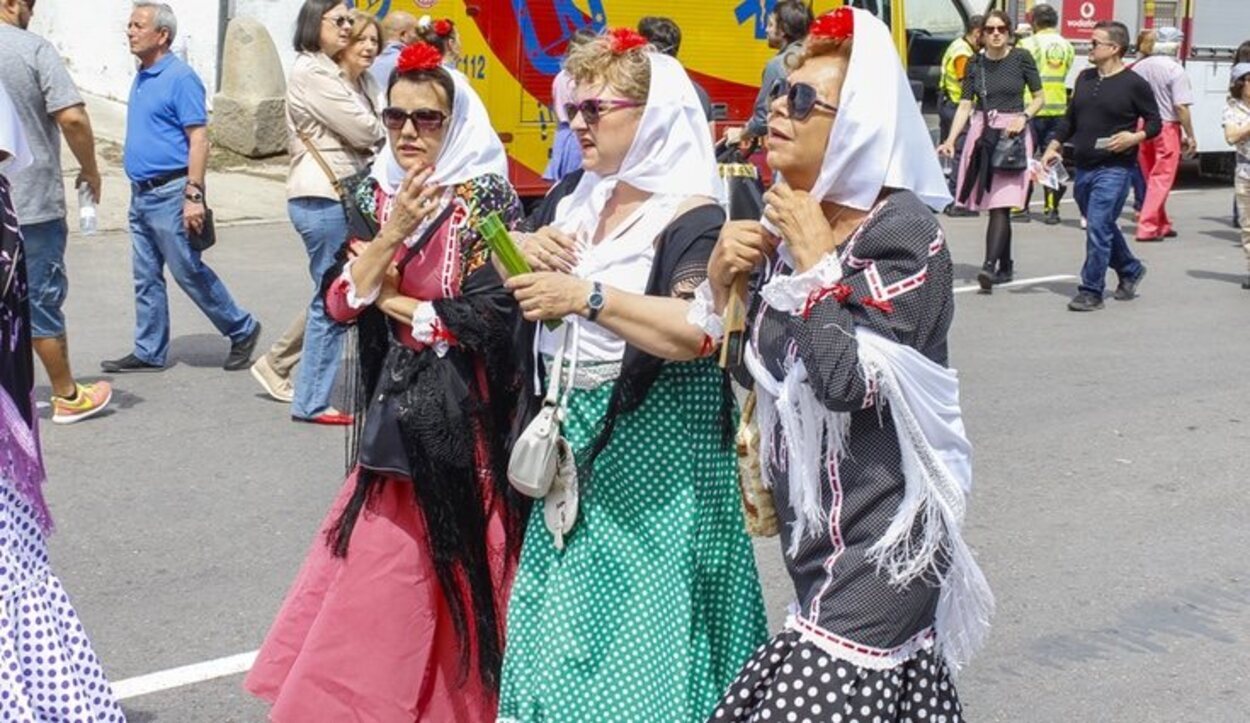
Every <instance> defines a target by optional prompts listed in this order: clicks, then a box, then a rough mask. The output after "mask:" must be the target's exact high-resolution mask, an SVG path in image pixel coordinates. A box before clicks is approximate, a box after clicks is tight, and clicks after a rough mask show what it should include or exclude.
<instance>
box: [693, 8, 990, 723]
mask: <svg viewBox="0 0 1250 723" xmlns="http://www.w3.org/2000/svg"><path fill="white" fill-rule="evenodd" d="M891 78H892V79H893V80H894V85H893V86H891V85H890V84H889V83H888V81H890V80H891ZM769 123H770V126H769V127H770V134H769V141H768V148H769V154H768V161H769V164H770V165H771V166H772V167H773V168H774V169H776V170H777V171H779V172H780V173H781V175H782V177H783V178H784V179H785V182H784V183H779V184H778V185H777V186H775V187H774V188H773V189H772V190H771V191H769V193H768V195H767V197H766V202H767V204H768V208H767V209H766V211H765V217H764V221H763V223H762V224H760V223H754V222H735V223H730V224H727V225H726V227H725V229H724V230H723V231H722V233H721V236H720V240H719V242H718V245H717V249H716V251H715V252H714V253H713V255H712V259H711V261H710V264H709V269H708V277H709V278H708V282H707V284H706V285H705V286H704V287H703V288H701V289H700V293H699V295H698V296H699V298H700V299H702V300H703V304H704V306H705V308H703V309H701V310H700V311H699V312H694V314H695V315H700V314H702V315H703V316H706V317H708V318H711V319H713V320H714V321H713V323H709V324H708V325H707V326H705V327H704V328H705V329H706V330H708V333H709V334H714V332H715V331H717V329H716V325H717V324H716V322H717V321H719V319H718V313H717V310H722V309H723V308H724V305H725V299H726V298H727V297H728V295H729V294H730V293H732V292H731V291H730V289H731V288H732V282H733V279H734V277H735V276H736V275H738V274H741V273H747V272H749V271H750V270H751V269H753V268H754V267H755V266H756V265H757V264H763V265H764V268H765V283H764V284H763V286H762V288H761V290H760V292H759V295H758V297H757V298H755V299H753V311H752V313H751V315H750V316H751V323H750V328H749V329H748V335H749V339H750V341H749V344H748V347H747V353H746V367H747V369H748V370H749V371H750V374H751V377H753V379H754V382H755V390H756V393H757V395H758V404H757V412H756V421H757V422H758V423H759V427H760V431H761V433H762V451H761V462H762V466H763V469H764V477H765V482H766V483H767V484H770V485H771V487H772V491H773V497H774V502H775V505H776V509H777V513H778V517H779V519H780V522H781V541H782V543H783V545H784V548H785V562H786V566H787V568H788V571H789V573H790V576H791V578H792V579H793V582H794V587H795V594H796V600H795V602H794V604H793V606H792V608H791V614H790V616H789V619H788V620H787V622H786V625H785V628H784V629H783V630H782V631H781V632H780V633H779V634H777V635H776V636H775V637H774V638H773V639H772V640H771V641H770V642H769V643H767V644H766V645H764V646H763V647H762V648H760V649H759V650H758V651H757V652H756V654H755V655H754V656H753V657H752V659H751V660H750V661H749V662H748V663H747V665H746V667H745V668H744V669H743V670H742V671H741V672H740V674H739V676H738V678H737V679H736V680H735V681H734V683H733V684H732V685H731V686H730V688H729V690H728V691H727V692H726V693H725V695H724V696H723V698H722V700H721V703H720V704H719V706H718V708H717V709H716V711H715V712H714V713H713V715H712V718H711V720H713V721H846V722H850V721H857V722H859V723H880V722H881V721H923V722H924V723H939V722H942V723H955V722H956V721H960V720H961V716H962V712H961V709H960V705H959V697H958V694H957V693H956V691H955V686H954V683H953V682H952V677H951V676H952V672H953V671H954V669H955V668H957V667H958V665H960V664H961V663H963V662H964V661H965V660H967V658H968V657H969V655H970V654H971V652H972V651H973V649H975V648H976V647H977V645H978V644H979V643H980V642H981V640H982V639H983V638H984V636H985V634H986V632H987V628H988V621H989V617H990V614H991V611H992V607H993V598H992V596H991V594H990V591H989V588H988V586H987V585H986V582H985V578H984V577H983V576H982V575H981V572H980V570H979V569H978V567H977V565H976V562H975V560H974V559H973V558H972V554H971V552H970V551H969V549H968V547H967V546H966V545H965V544H964V542H963V540H962V539H961V537H960V533H959V528H960V524H961V523H962V520H963V516H964V510H965V505H966V500H965V496H966V494H967V491H968V489H969V486H970V482H971V474H970V449H969V446H968V442H967V439H966V437H965V436H964V433H963V424H962V421H961V419H960V416H959V406H958V385H957V382H956V380H955V376H954V372H952V371H950V370H949V369H947V368H946V367H945V364H946V358H947V347H946V336H947V330H948V328H949V326H950V323H951V320H952V317H953V314H954V298H953V295H952V288H951V286H952V269H951V258H950V253H949V251H948V250H947V248H946V244H945V239H944V236H943V233H942V229H941V227H940V226H939V225H938V223H937V222H936V221H935V220H934V216H933V213H932V211H931V210H930V209H940V208H942V207H944V206H945V204H946V203H948V202H949V200H950V199H949V195H948V193H947V190H946V186H945V184H944V182H943V177H942V174H941V170H940V169H939V167H938V165H937V162H936V159H935V158H934V156H933V154H932V148H931V144H930V141H929V139H928V134H927V132H926V130H925V127H924V124H923V121H922V119H921V117H920V114H919V111H918V109H917V108H916V106H915V104H914V101H913V100H912V98H911V93H910V88H909V86H908V84H907V82H906V77H905V76H904V74H903V70H902V68H901V66H900V64H899V61H898V57H897V55H896V54H895V51H894V48H893V44H892V43H891V41H890V35H889V31H888V29H886V27H885V26H884V25H883V24H882V23H881V22H880V21H879V20H877V19H876V18H875V17H873V16H872V15H871V14H869V13H865V12H863V11H859V10H851V9H850V8H841V9H839V10H837V11H834V12H833V13H830V14H828V15H826V16H824V17H822V18H820V19H819V20H818V21H817V22H816V24H815V25H813V29H812V35H811V37H810V38H809V40H808V41H807V47H806V52H805V53H804V54H803V56H802V58H801V60H800V62H799V64H798V67H796V68H794V69H793V70H792V72H791V74H790V76H789V79H788V83H787V85H784V86H781V87H779V88H777V89H776V91H775V94H774V100H773V102H772V105H771V113H770V121H769ZM779 239H780V242H779Z"/></svg>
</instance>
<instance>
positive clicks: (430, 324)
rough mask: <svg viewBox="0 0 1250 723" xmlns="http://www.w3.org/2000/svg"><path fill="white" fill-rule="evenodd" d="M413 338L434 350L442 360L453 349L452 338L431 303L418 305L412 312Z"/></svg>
mask: <svg viewBox="0 0 1250 723" xmlns="http://www.w3.org/2000/svg"><path fill="white" fill-rule="evenodd" d="M412 338H413V339H414V340H416V341H417V342H418V343H421V344H425V345H426V346H428V347H431V348H433V349H434V353H435V354H437V355H438V356H439V357H440V358H441V357H443V356H446V354H447V350H448V349H450V348H451V339H452V336H451V335H450V333H449V332H448V331H447V329H446V328H445V327H444V326H443V322H442V320H440V319H439V318H438V312H437V311H435V310H434V305H433V304H431V303H429V302H422V303H420V304H417V308H416V309H414V310H413V312H412Z"/></svg>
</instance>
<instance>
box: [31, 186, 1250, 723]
mask: <svg viewBox="0 0 1250 723" xmlns="http://www.w3.org/2000/svg"><path fill="white" fill-rule="evenodd" d="M1229 197H1230V193H1229V192H1228V191H1227V190H1226V189H1214V188H1210V187H1194V188H1191V189H1189V190H1187V191H1186V192H1185V193H1184V194H1182V195H1179V196H1177V197H1176V198H1175V200H1174V202H1173V211H1174V215H1175V216H1176V217H1177V218H1179V219H1181V221H1180V222H1179V226H1180V228H1181V230H1182V232H1183V237H1182V238H1181V239H1179V240H1177V241H1174V242H1169V243H1166V244H1161V245H1151V246H1149V247H1145V248H1138V249H1137V250H1138V251H1139V252H1141V254H1142V256H1143V258H1144V259H1145V261H1146V263H1147V264H1149V266H1150V277H1149V279H1148V280H1147V281H1146V282H1145V283H1144V284H1143V287H1142V290H1141V291H1142V297H1141V298H1140V299H1138V300H1137V301H1134V302H1131V303H1119V302H1114V301H1108V302H1107V308H1106V310H1104V311H1101V312H1097V313H1094V314H1089V315H1078V314H1073V313H1070V312H1068V311H1067V310H1066V309H1065V308H1064V305H1065V303H1066V302H1067V299H1068V297H1070V296H1071V295H1072V293H1073V292H1074V286H1075V282H1074V281H1072V280H1060V281H1050V282H1045V283H1040V284H1034V285H1025V286H1022V287H1020V288H1016V289H1011V290H1005V291H999V292H998V293H995V294H994V295H993V296H990V297H985V296H980V295H977V294H961V295H960V296H959V302H958V303H959V313H958V317H957V320H956V324H955V328H954V331H953V336H952V344H951V347H952V352H953V358H952V361H953V363H954V364H955V365H956V366H957V367H958V368H959V369H960V372H961V375H962V378H963V382H964V388H963V391H964V405H965V418H966V420H967V424H968V427H969V430H970V433H971V435H972V437H973V440H974V443H975V445H976V474H977V483H976V491H975V496H974V500H973V508H972V511H971V519H970V525H969V530H968V536H969V538H970V540H971V542H972V543H973V544H974V545H975V547H976V549H977V550H978V551H979V554H980V556H981V559H982V561H983V564H984V566H985V569H986V571H987V574H988V575H989V577H990V580H991V582H992V583H993V585H994V588H995V591H996V593H997V595H998V600H999V609H998V615H997V617H996V619H995V629H994V632H993V635H992V638H991V642H990V644H989V646H988V648H987V649H986V650H985V651H984V653H983V654H982V655H981V656H980V657H979V658H978V659H977V660H976V661H974V664H973V666H972V667H971V668H970V669H969V670H967V671H966V673H965V674H964V675H963V676H962V678H961V680H960V687H961V693H962V695H963V697H964V700H965V705H966V709H967V711H968V715H969V719H970V720H973V721H1093V720H1097V721H1133V722H1138V721H1196V720H1204V721H1206V720H1216V721H1232V720H1240V719H1243V718H1242V716H1243V715H1244V714H1243V713H1242V711H1244V710H1245V709H1246V708H1247V707H1250V693H1248V692H1247V691H1248V690H1250V685H1248V684H1250V681H1248V680H1247V672H1246V671H1247V670H1248V669H1250V653H1248V652H1247V643H1248V642H1250V572H1248V571H1247V567H1246V563H1245V561H1244V559H1243V555H1244V553H1245V551H1246V550H1248V549H1250V524H1247V520H1250V501H1248V500H1250V496H1248V495H1247V494H1246V492H1245V487H1244V484H1243V483H1244V479H1245V473H1244V470H1245V467H1246V465H1245V454H1246V453H1245V450H1246V445H1247V439H1248V437H1250V410H1248V409H1247V407H1248V405H1250V383H1248V382H1247V375H1246V359H1247V358H1250V341H1248V340H1247V336H1246V333H1245V330H1246V328H1247V325H1246V319H1247V315H1248V314H1250V292H1245V291H1242V290H1241V289H1239V288H1238V286H1237V285H1238V284H1239V283H1240V281H1241V280H1242V278H1243V274H1244V271H1245V262H1244V261H1243V259H1242V254H1241V251H1240V250H1239V248H1238V247H1237V246H1236V244H1235V239H1236V236H1235V234H1234V232H1233V231H1232V230H1231V228H1230V227H1229V226H1228V223H1227V219H1226V216H1227V214H1228V209H1229ZM1065 212H1066V214H1067V215H1068V216H1069V217H1071V216H1073V215H1074V213H1073V208H1072V206H1071V205H1067V206H1066V207H1065ZM947 228H948V233H949V236H950V238H951V244H952V247H953V249H954V253H955V258H956V260H957V262H958V271H959V276H960V278H961V280H960V282H959V284H960V285H961V286H962V285H966V284H970V283H972V276H973V274H974V273H975V270H976V268H977V265H978V264H979V261H980V249H981V248H982V241H981V238H982V236H981V234H982V229H983V226H982V224H981V223H980V222H978V221H976V220H962V219H961V220H957V221H951V222H949V223H947ZM1016 239H1017V251H1016V258H1017V275H1018V277H1021V278H1023V277H1046V276H1053V275H1059V274H1072V273H1075V271H1076V270H1077V269H1078V268H1079V264H1080V260H1081V258H1082V254H1083V243H1084V242H1083V236H1082V234H1081V233H1080V231H1079V229H1077V228H1076V226H1075V224H1074V223H1067V224H1065V225H1064V226H1062V227H1057V228H1053V227H1047V226H1043V225H1041V224H1038V223H1034V224H1031V225H1027V226H1017V227H1016ZM208 256H209V258H210V259H211V262H212V263H213V265H214V266H215V267H216V268H217V269H218V270H219V271H220V272H221V273H222V275H223V277H224V278H225V279H226V281H227V283H228V284H229V286H230V288H231V289H232V290H233V291H234V292H235V293H236V294H237V296H238V298H239V299H240V300H241V301H242V302H243V303H244V304H245V305H246V306H248V307H249V308H251V309H253V310H255V311H256V312H257V313H258V314H259V315H260V317H261V318H262V319H263V320H264V322H265V325H266V333H265V340H266V341H269V340H271V339H273V338H274V337H275V336H276V335H277V334H278V333H280V331H281V329H282V328H283V327H284V325H285V324H286V322H287V321H288V320H289V319H290V318H292V317H293V316H294V315H295V314H296V313H297V311H298V310H299V308H300V307H301V305H302V304H303V303H304V302H305V301H306V297H307V295H308V292H309V289H308V286H309V284H308V281H307V279H306V278H305V274H306V272H305V263H306V262H305V257H304V252H303V250H302V247H301V245H300V243H299V241H298V239H297V238H296V237H295V236H294V234H293V232H292V231H291V230H290V228H289V227H287V226H279V225H274V226H251V227H236V228H231V229H224V230H222V232H221V233H220V242H219V246H218V248H216V249H214V250H213V251H211V252H210V253H209V255H208ZM69 264H70V273H71V278H72V282H73V291H72V293H71V297H70V301H69V306H68V311H69V318H70V324H71V332H72V344H73V348H72V354H73V359H74V361H75V364H76V366H77V368H78V370H79V371H80V373H81V374H83V375H85V376H90V375H94V374H95V369H96V368H97V367H96V364H97V362H98V360H100V359H102V358H108V357H113V356H120V355H121V354H124V353H126V352H127V351H128V350H129V348H130V347H129V344H130V335H131V325H132V314H133V310H132V304H131V297H130V281H129V273H130V271H129V269H130V261H129V247H128V240H127V239H126V238H125V237H124V236H120V235H106V236H102V237H96V238H90V239H84V238H73V239H71V251H70V254H69ZM173 317H174V336H175V340H174V343H173V354H172V360H173V362H174V365H173V368H171V369H170V370H168V371H167V372H165V373H163V374H158V375H141V376H129V377H119V378H117V379H115V380H114V382H115V384H116V386H117V390H118V391H117V403H116V410H115V411H114V412H112V413H111V414H109V415H108V416H107V417H104V418H100V419H96V420H92V421H90V422H87V423H84V424H81V425H78V426H74V427H68V428H53V427H52V426H51V425H46V426H45V427H44V441H45V447H46V453H47V458H48V462H49V468H50V474H51V482H50V484H49V488H48V496H49V499H50V502H51V505H52V509H53V512H54V514H55V516H56V520H57V523H58V525H59V529H58V532H57V533H56V535H55V536H54V538H53V539H52V543H51V547H52V552H53V560H54V564H55V566H56V569H57V571H58V572H59V574H60V575H61V577H62V578H63V579H64V581H65V583H66V585H67V587H68V588H69V590H70V592H71V594H72V595H73V597H74V599H75V601H76V603H77V606H78V610H79V611H80V613H81V614H82V616H83V618H85V621H86V624H87V626H88V630H89V631H90V633H91V635H92V637H93V640H94V643H95V646H96V649H97V651H98V652H99V653H100V655H101V656H102V658H103V660H104V662H105V665H106V667H107V670H108V672H109V674H110V677H111V678H112V679H113V680H114V681H122V680H125V679H131V678H134V677H136V676H144V675H146V674H149V673H153V672H155V671H163V670H166V669H170V668H176V667H178V666H183V665H188V664H192V663H200V662H203V661H210V660H216V659H219V658H223V657H228V656H233V655H236V654H239V653H245V652H248V651H252V650H254V649H255V648H256V647H257V645H258V644H259V642H260V640H261V638H262V637H263V635H264V633H265V630H266V628H267V626H268V625H269V623H270V621H271V620H272V617H273V615H274V613H275V611H276V609H277V606H278V604H279V602H280V601H281V598H282V595H283V594H284V592H285V589H286V587H287V585H288V584H289V583H290V581H291V579H292V577H293V575H294V572H295V570H296V567H297V565H298V564H299V562H300V560H301V558H302V557H303V554H304V551H305V549H306V547H307V545H308V544H309V542H310V540H311V537H312V534H313V530H314V528H315V526H316V524H317V523H318V521H319V520H320V518H321V516H322V514H323V513H324V511H325V509H326V507H327V504H328V502H329V500H330V499H331V497H332V496H333V494H334V493H335V491H336V489H337V487H338V484H339V481H340V475H341V473H342V469H343V435H342V432H341V431H338V430H331V429H321V428H312V427H308V426H302V425H295V424H292V423H291V422H289V421H288V420H287V410H286V409H285V408H284V407H283V406H282V405H279V404H276V403H273V402H269V401H266V400H265V399H263V398H262V397H261V396H260V395H259V393H258V388H257V387H256V386H255V384H254V382H253V381H252V380H251V378H250V377H249V376H248V375H247V374H246V373H245V372H244V373H233V374H231V373H225V372H222V371H221V370H220V369H219V364H220V363H221V361H222V360H223V358H224V356H225V353H226V348H227V344H226V342H225V341H224V340H222V339H221V338H220V337H218V336H217V335H216V334H215V333H214V332H213V329H212V328H211V327H210V326H209V324H208V323H207V322H206V321H205V320H204V319H203V318H202V317H201V316H199V315H198V312H196V310H195V309H194V308H193V307H192V306H191V305H190V304H189V302H187V301H186V299H185V298H184V297H182V296H181V295H180V294H178V293H177V292H175V293H174V294H173ZM43 393H44V394H45V395H46V387H45V388H44V390H43ZM776 547H777V545H776V542H775V540H765V541H761V542H760V543H759V544H758V547H757V549H758V551H759V563H760V572H761V575H762V576H763V577H764V580H765V585H766V588H767V593H768V604H769V608H770V611H771V614H772V622H773V624H774V625H776V624H778V623H779V621H780V617H781V614H782V611H783V609H784V606H785V603H786V601H787V599H788V596H789V591H788V589H787V588H788V582H787V580H786V576H785V573H784V571H783V570H782V569H781V567H780V564H779V557H778V552H777V549H776ZM362 634H368V631H362ZM240 681H241V676H240V675H237V674H236V675H232V676H227V677H221V678H216V679H213V680H209V681H205V682H200V683H197V684H190V685H185V686H181V687H177V688H172V689H169V690H164V691H162V692H156V693H151V694H147V695H141V696H137V697H132V698H128V699H127V700H126V701H125V706H126V709H127V711H128V713H129V715H130V717H131V720H133V721H138V722H140V723H147V722H149V721H159V722H162V723H164V722H168V723H198V722H201V721H203V722H212V723H219V722H222V721H259V720H263V717H264V708H263V707H262V706H261V705H259V704H258V703H256V702H255V701H253V700H251V699H250V698H249V697H248V696H246V695H245V694H244V693H243V692H242V691H241V689H240V687H239V684H240Z"/></svg>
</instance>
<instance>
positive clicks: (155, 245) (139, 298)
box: [100, 2, 260, 374]
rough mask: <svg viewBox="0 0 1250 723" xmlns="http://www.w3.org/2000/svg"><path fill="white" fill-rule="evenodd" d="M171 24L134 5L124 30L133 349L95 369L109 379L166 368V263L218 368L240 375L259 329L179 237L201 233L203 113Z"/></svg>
mask: <svg viewBox="0 0 1250 723" xmlns="http://www.w3.org/2000/svg"><path fill="white" fill-rule="evenodd" d="M177 27H178V26H177V20H176V18H175V17H174V12H173V10H172V9H171V8H170V7H169V5H167V4H165V3H152V2H138V3H135V6H134V10H133V11H132V12H131V14H130V24H129V25H128V26H127V31H126V35H127V38H128V39H129V41H130V52H131V53H133V54H134V55H135V57H137V58H138V59H139V73H138V75H136V76H135V81H134V85H132V86H131V89H130V109H129V113H128V115H127V118H126V146H125V151H124V164H125V167H126V175H127V176H129V177H130V182H131V199H130V235H131V253H132V256H133V259H132V260H133V264H134V278H135V349H134V352H133V353H131V354H127V355H126V356H124V357H122V358H121V359H115V360H111V361H106V362H103V363H102V364H101V365H100V366H101V368H103V369H104V371H106V372H110V373H114V374H116V373H121V372H148V371H160V370H162V369H164V368H165V361H166V355H167V354H168V352H169V298H168V296H167V294H166V292H165V273H164V267H165V264H166V263H168V264H169V270H170V272H171V274H172V275H173V277H174V280H175V281H177V282H178V286H180V287H181V288H182V290H183V292H185V293H186V295H187V296H189V297H191V300H192V301H194V302H195V304H196V306H198V307H200V311H202V312H204V315H205V316H207V317H208V318H209V321H211V322H212V323H213V326H215V327H217V330H218V331H220V332H221V333H222V334H224V335H226V336H227V337H229V339H230V342H231V343H230V354H229V356H227V357H226V363H225V365H224V368H225V369H227V370H230V371H234V370H238V369H246V368H247V367H248V366H249V364H250V362H251V358H252V350H253V349H255V348H256V341H257V339H259V338H260V323H259V322H257V321H256V319H255V318H253V317H252V315H251V314H249V313H247V312H246V311H244V310H243V309H241V308H239V306H238V304H236V303H235V302H234V299H233V298H231V296H230V292H229V291H227V290H226V285H225V284H223V283H222V282H221V279H219V278H218V277H217V274H215V273H213V270H212V269H210V268H208V266H206V265H204V262H203V261H202V260H201V259H200V252H198V251H196V250H194V249H192V248H191V245H190V241H189V240H188V235H189V234H198V233H199V232H200V231H201V230H202V229H203V225H204V221H205V211H204V209H205V206H204V194H205V189H204V172H205V167H206V166H207V163H208V134H207V131H206V128H205V124H206V123H207V122H208V116H207V111H206V109H205V105H204V97H205V94H204V84H203V83H202V82H200V79H199V77H198V76H197V75H196V74H195V71H193V70H191V68H190V66H188V65H187V64H186V63H184V62H182V61H181V60H180V59H179V58H178V57H177V56H175V55H174V54H173V53H171V52H169V47H170V45H171V44H172V43H173V41H174V35H175V34H176V33H177Z"/></svg>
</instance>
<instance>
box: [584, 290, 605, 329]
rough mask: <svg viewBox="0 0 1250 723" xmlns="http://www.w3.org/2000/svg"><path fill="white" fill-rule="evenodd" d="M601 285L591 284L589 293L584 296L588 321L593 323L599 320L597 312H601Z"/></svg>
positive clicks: (602, 299)
mask: <svg viewBox="0 0 1250 723" xmlns="http://www.w3.org/2000/svg"><path fill="white" fill-rule="evenodd" d="M604 301H605V299H604V296H603V284H601V283H599V282H598V281H594V282H591V284H590V293H589V294H588V295H587V296H586V306H587V308H588V309H589V311H588V312H587V313H586V319H587V320H588V321H594V320H595V319H598V318H599V312H600V311H603V302H604Z"/></svg>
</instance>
